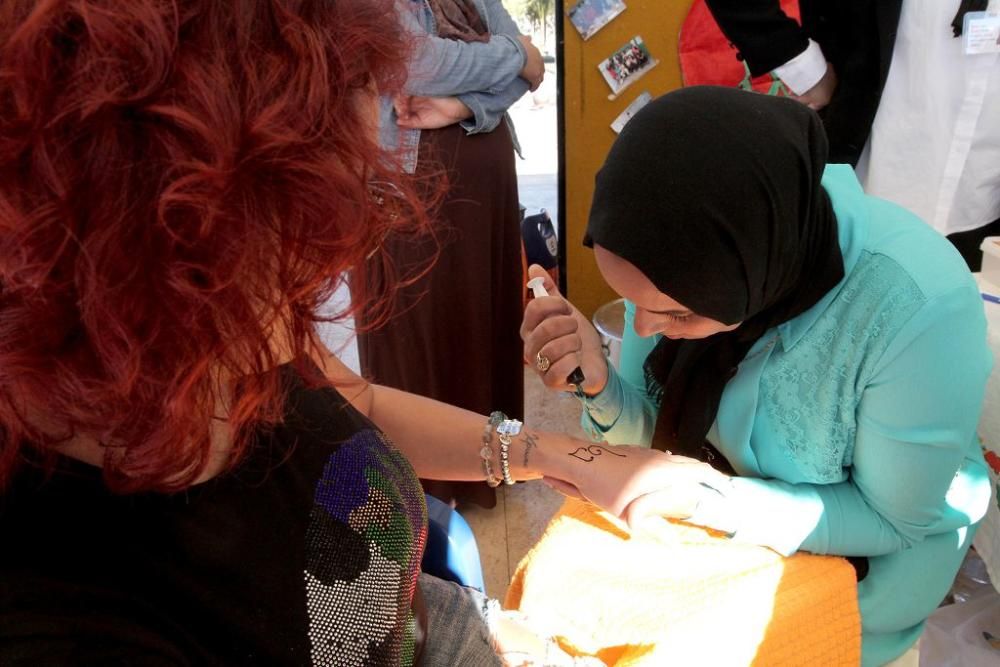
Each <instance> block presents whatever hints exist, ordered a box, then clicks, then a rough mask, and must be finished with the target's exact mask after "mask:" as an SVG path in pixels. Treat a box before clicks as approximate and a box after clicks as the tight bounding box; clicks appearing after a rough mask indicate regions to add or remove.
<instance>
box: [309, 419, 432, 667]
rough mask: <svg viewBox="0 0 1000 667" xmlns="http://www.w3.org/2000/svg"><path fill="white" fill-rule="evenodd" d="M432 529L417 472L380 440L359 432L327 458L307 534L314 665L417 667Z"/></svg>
mask: <svg viewBox="0 0 1000 667" xmlns="http://www.w3.org/2000/svg"><path fill="white" fill-rule="evenodd" d="M426 524H427V510H426V505H425V503H424V497H423V491H422V490H421V488H420V484H419V482H418V481H417V479H416V476H415V475H414V473H413V469H412V468H411V467H410V465H409V463H408V462H407V461H406V460H405V459H404V458H403V457H402V455H401V454H399V452H397V451H396V450H395V449H393V448H392V447H391V446H390V445H389V443H388V442H387V440H386V439H385V437H384V436H383V435H382V434H380V433H378V432H376V431H372V430H365V431H360V432H358V433H357V434H355V435H354V436H353V437H352V438H351V439H350V440H348V441H347V442H345V443H344V444H343V445H341V446H340V447H339V448H338V449H337V451H336V452H335V453H333V454H332V455H330V458H329V460H328V461H327V464H326V466H325V469H324V471H323V476H322V478H321V479H320V480H319V482H318V483H317V486H316V494H315V497H314V504H313V509H312V513H311V515H310V519H309V528H308V530H307V533H306V569H305V572H304V577H305V589H306V600H307V608H308V615H309V640H310V644H311V652H312V661H313V664H316V665H338V666H341V665H343V666H345V667H346V666H350V665H400V664H403V665H409V664H412V662H413V616H412V611H411V603H412V599H413V592H414V588H415V587H416V581H417V575H418V574H419V569H420V556H421V554H422V553H423V548H424V543H425V541H426Z"/></svg>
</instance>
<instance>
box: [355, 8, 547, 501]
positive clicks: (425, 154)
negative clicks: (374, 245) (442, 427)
mask: <svg viewBox="0 0 1000 667" xmlns="http://www.w3.org/2000/svg"><path fill="white" fill-rule="evenodd" d="M397 6H398V12H399V16H400V19H401V21H402V22H403V24H404V25H405V26H406V28H407V31H408V33H409V36H410V39H411V40H413V43H414V45H415V48H414V50H413V55H412V57H411V60H410V63H409V76H408V80H407V82H406V87H405V90H404V91H403V94H401V95H398V96H396V97H394V98H389V97H385V98H383V102H382V109H381V136H382V143H383V145H384V146H386V147H387V148H390V149H399V150H402V151H403V152H404V154H403V156H402V159H403V164H402V168H403V169H405V170H407V171H415V173H416V174H417V175H418V176H420V177H425V178H426V177H428V176H429V175H431V174H434V173H436V172H439V171H441V170H443V171H444V172H445V173H446V174H447V177H448V180H449V188H448V192H447V193H446V195H445V199H444V201H443V202H442V203H441V205H440V206H439V208H438V209H437V214H436V220H435V228H434V235H433V237H428V238H427V239H426V240H425V241H423V242H415V241H414V240H413V239H410V238H406V237H400V238H388V239H386V241H385V244H384V245H385V248H386V250H387V252H388V253H389V255H390V256H391V257H392V264H391V266H389V267H388V273H390V274H391V273H396V274H399V273H405V272H407V271H412V270H413V268H414V267H424V268H426V267H427V266H428V263H429V262H428V260H429V258H430V257H431V256H433V255H435V254H436V256H437V259H436V263H435V264H434V265H433V267H430V268H429V270H428V271H427V272H426V273H425V274H424V275H421V276H420V277H419V278H417V279H415V280H413V281H410V282H411V284H409V285H408V286H406V287H405V288H404V289H402V290H400V292H399V294H398V295H397V298H396V301H397V305H396V310H395V313H394V317H393V318H392V319H391V321H390V322H389V323H388V324H386V325H385V326H382V327H380V328H377V329H376V328H375V327H372V326H370V324H369V323H366V322H364V321H363V320H362V322H361V325H362V326H361V328H360V333H359V336H358V351H359V355H360V362H361V370H362V374H363V375H365V376H366V377H368V378H371V379H372V380H374V381H376V382H378V383H380V384H384V385H387V386H391V387H396V388H398V389H403V390H405V391H411V392H414V393H417V394H420V395H422V396H429V397H431V398H435V399H438V400H441V401H444V402H446V403H451V404H454V405H459V406H462V407H464V408H467V409H469V410H473V411H477V412H489V411H490V410H492V409H500V410H503V411H504V412H505V413H507V414H509V415H511V416H521V415H522V414H523V411H524V405H523V404H524V381H523V367H524V365H523V360H522V359H521V345H520V339H519V338H518V335H517V323H518V321H520V318H521V307H522V302H523V296H522V295H523V291H524V286H523V285H522V273H521V272H522V268H521V234H520V208H519V202H518V193H517V173H516V171H515V167H514V159H515V155H514V151H515V148H516V147H517V142H516V138H515V135H514V130H513V125H512V124H511V122H510V118H509V116H507V113H506V112H507V109H508V108H509V107H510V106H511V105H512V104H513V103H514V102H516V101H517V100H518V99H519V98H520V97H521V96H522V95H523V94H524V93H526V92H528V91H529V90H535V89H536V88H538V86H539V85H540V84H541V81H542V78H543V76H544V73H545V69H544V64H543V63H542V57H541V54H540V53H539V51H538V49H537V48H535V47H534V46H533V45H532V44H531V40H530V38H528V37H526V36H523V35H521V33H520V32H519V31H518V29H517V26H516V25H515V24H514V22H513V21H512V20H511V18H510V16H509V15H508V14H507V11H506V10H505V9H504V7H503V5H502V4H501V2H500V0H419V1H417V2H410V1H400V2H398V3H397ZM369 268H370V269H372V270H370V271H369V270H368V269H369ZM381 269H382V267H371V266H366V267H363V270H362V271H361V272H359V276H358V277H357V278H356V282H357V281H367V282H368V283H369V284H378V283H380V282H382V281H385V280H387V271H383V270H381ZM463 368H464V369H473V368H474V369H476V371H475V373H476V378H475V382H470V381H469V378H468V376H467V375H465V373H463V372H461V369H463ZM425 488H426V489H427V490H428V491H429V492H431V493H432V494H434V495H436V496H438V497H440V498H441V499H442V500H446V501H448V500H451V499H453V498H456V497H457V498H461V499H463V500H472V501H474V502H477V503H479V504H481V505H484V506H487V507H492V506H493V505H494V503H495V502H496V501H495V497H494V494H493V491H492V490H491V489H489V488H487V487H486V486H484V485H481V484H476V485H468V484H450V483H449V484H445V483H441V482H425Z"/></svg>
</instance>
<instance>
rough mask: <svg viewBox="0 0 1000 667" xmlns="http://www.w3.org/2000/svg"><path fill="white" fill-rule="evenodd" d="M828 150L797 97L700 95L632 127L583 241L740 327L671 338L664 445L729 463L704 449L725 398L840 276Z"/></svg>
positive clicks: (681, 97) (599, 192)
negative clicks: (757, 352) (738, 376)
mask: <svg viewBox="0 0 1000 667" xmlns="http://www.w3.org/2000/svg"><path fill="white" fill-rule="evenodd" d="M826 156H827V140H826V135H825V134H824V132H823V125H822V122H821V121H820V119H819V116H817V115H816V114H815V113H814V112H812V111H810V110H809V109H808V108H807V107H806V106H805V105H803V104H801V103H799V102H795V101H793V100H790V99H785V98H777V97H769V96H766V95H760V94H757V93H748V92H743V91H740V90H737V89H735V88H721V87H714V86H696V87H691V88H684V89H681V90H678V91H675V92H671V93H668V94H666V95H664V96H663V97H660V98H659V99H657V100H654V101H653V102H651V103H650V104H648V105H647V106H646V107H644V108H643V109H642V110H641V111H640V112H639V113H638V114H637V115H636V116H635V117H634V118H633V119H632V120H631V121H629V123H628V125H626V127H625V129H624V131H623V132H622V133H621V135H620V136H619V137H618V139H617V141H616V142H615V144H614V146H613V147H612V148H611V151H610V153H609V154H608V157H607V160H606V161H605V163H604V166H603V167H602V168H601V170H600V172H598V174H597V183H596V191H595V194H594V202H593V205H592V207H591V212H590V221H589V223H588V227H587V237H586V239H585V240H584V242H585V243H586V244H587V245H592V244H593V243H597V244H599V245H601V246H603V247H604V248H605V249H607V250H609V251H610V252H612V253H614V254H615V255H617V256H619V257H621V258H623V259H625V260H627V261H629V262H631V263H632V264H634V265H635V266H636V267H637V268H638V269H639V270H640V271H641V272H642V273H643V274H644V275H645V276H646V277H647V278H649V280H650V281H651V282H652V283H653V284H654V285H656V287H657V288H658V289H659V290H660V291H661V292H663V293H664V294H666V295H668V296H670V297H671V298H673V299H674V300H676V301H678V302H680V303H681V304H683V305H684V306H686V307H687V308H690V309H691V310H693V311H694V312H695V313H696V314H698V315H703V316H706V317H710V318H712V319H715V320H718V321H720V322H723V323H725V324H734V323H736V322H742V323H743V324H742V325H740V327H738V328H737V329H735V330H734V331H730V332H726V333H720V334H716V335H714V336H710V337H708V338H704V339H700V340H670V339H668V338H663V339H662V340H661V341H660V342H659V343H658V344H657V345H656V347H655V348H654V350H653V352H652V353H650V355H649V357H648V358H647V360H646V364H645V370H646V378H647V383H648V384H649V388H650V389H651V391H653V392H654V394H656V395H658V396H659V397H660V399H661V407H660V413H659V417H658V419H657V424H656V431H655V434H654V437H653V446H654V447H655V448H656V449H661V450H670V451H673V452H674V453H679V454H685V455H688V456H694V457H696V458H701V459H702V460H706V459H708V460H710V461H711V462H712V463H713V465H716V467H719V468H721V469H728V468H729V467H728V465H724V463H725V462H724V461H720V460H712V459H714V458H715V456H716V455H717V453H716V452H715V451H714V450H713V449H712V448H711V446H710V445H708V444H707V443H706V442H705V435H706V433H707V432H708V429H709V428H710V427H711V425H712V422H713V421H714V420H715V416H716V413H717V412H718V408H719V401H720V399H721V397H722V390H723V388H724V387H725V385H726V383H727V382H728V381H729V379H730V378H731V377H732V376H733V375H735V373H736V367H737V365H738V364H739V363H740V362H741V361H742V360H743V358H744V356H745V355H746V353H747V352H748V351H749V349H750V348H751V346H752V345H753V344H754V342H755V341H756V340H758V339H759V338H760V337H761V336H762V335H763V334H764V332H765V331H767V330H768V329H770V328H771V327H774V326H776V325H778V324H780V323H782V322H785V321H788V320H790V319H791V318H793V317H795V316H796V315H799V314H800V313H802V312H804V311H806V310H807V309H809V308H810V307H811V306H812V305H813V304H815V303H816V302H817V301H818V300H819V299H820V298H822V297H823V295H825V294H826V293H827V292H829V291H830V290H831V289H832V288H833V287H834V286H835V285H836V284H837V283H838V282H840V280H841V279H842V278H843V276H844V263H843V258H842V256H841V253H840V246H839V243H838V236H837V220H836V218H835V217H834V214H833V209H832V208H831V205H830V199H829V197H828V196H827V194H826V191H825V190H824V189H823V188H822V186H821V185H820V179H821V177H822V175H823V169H824V166H825V164H826Z"/></svg>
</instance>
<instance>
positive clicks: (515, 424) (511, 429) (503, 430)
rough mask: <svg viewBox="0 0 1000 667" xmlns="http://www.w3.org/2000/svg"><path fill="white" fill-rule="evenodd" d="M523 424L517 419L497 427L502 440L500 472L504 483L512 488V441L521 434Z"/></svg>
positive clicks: (505, 420) (504, 421)
mask: <svg viewBox="0 0 1000 667" xmlns="http://www.w3.org/2000/svg"><path fill="white" fill-rule="evenodd" d="M521 425H522V424H521V422H519V421H518V420H516V419H504V420H503V421H502V422H500V424H499V425H497V436H499V438H500V472H501V474H503V483H504V484H506V485H508V486H511V485H513V484H514V478H513V477H511V476H510V443H511V439H512V438H513V437H514V436H515V435H517V434H518V433H520V432H521Z"/></svg>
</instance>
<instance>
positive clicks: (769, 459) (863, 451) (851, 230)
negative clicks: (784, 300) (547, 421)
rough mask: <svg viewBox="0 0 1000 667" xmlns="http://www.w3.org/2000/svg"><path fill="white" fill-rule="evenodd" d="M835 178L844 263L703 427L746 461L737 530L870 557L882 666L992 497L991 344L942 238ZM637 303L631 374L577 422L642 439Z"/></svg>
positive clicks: (841, 173) (910, 638)
mask: <svg viewBox="0 0 1000 667" xmlns="http://www.w3.org/2000/svg"><path fill="white" fill-rule="evenodd" d="M823 186H824V187H825V188H826V190H827V192H828V193H829V194H830V197H831V200H832V202H833V205H834V210H835V212H836V214H837V220H838V226H839V236H840V244H841V249H842V250H843V254H844V264H845V274H846V275H845V277H844V279H843V281H842V282H841V283H840V284H839V285H838V286H837V287H836V288H835V289H833V290H832V291H831V292H830V293H829V294H828V295H827V296H826V297H824V298H823V299H822V300H821V301H820V302H818V303H817V304H816V305H815V306H814V307H813V308H811V309H810V310H808V311H806V312H805V313H803V314H801V315H799V316H798V317H796V318H794V319H792V320H790V321H789V322H786V323H784V324H782V325H780V326H778V327H776V328H775V329H773V330H771V331H770V332H768V333H767V334H766V335H765V336H763V337H762V338H761V339H760V340H759V341H757V343H756V344H755V345H754V347H753V348H752V349H751V350H750V352H749V353H748V354H747V356H746V358H745V359H744V361H743V363H742V364H741V365H740V367H739V370H738V372H737V374H736V376H735V377H734V378H733V379H732V380H731V381H730V382H729V384H728V385H727V386H726V389H725V391H724V393H723V396H722V401H721V404H720V406H719V412H718V414H717V417H716V421H715V424H714V425H713V426H712V429H711V430H710V431H709V434H708V439H709V440H710V441H711V442H712V443H713V444H714V445H715V446H716V447H717V448H718V449H719V450H720V451H721V452H722V453H723V454H724V455H725V456H726V458H727V459H729V461H730V463H731V464H732V465H733V467H734V468H735V469H736V471H737V472H738V473H739V475H740V476H739V477H737V478H734V480H733V486H732V488H731V489H728V490H727V494H728V495H727V497H726V498H725V500H724V501H723V502H724V504H725V509H726V511H727V512H728V517H729V522H730V523H731V524H734V525H735V526H736V531H735V534H734V539H737V540H741V541H745V542H751V543H756V544H761V545H765V546H768V547H771V548H773V549H775V550H776V551H779V552H780V553H783V554H791V553H793V552H795V551H797V550H799V549H802V550H806V551H810V552H813V553H821V554H837V555H845V556H849V555H857V556H868V557H869V563H870V567H871V569H870V571H869V574H868V576H867V577H866V578H865V579H864V581H862V582H861V583H860V584H859V586H858V595H859V604H860V608H861V615H862V630H863V635H862V640H863V642H862V660H863V663H864V664H866V665H876V664H882V663H884V662H886V661H889V660H892V659H894V658H895V657H898V656H899V655H900V654H902V653H903V652H904V651H905V650H906V648H907V647H908V646H909V645H911V644H912V643H913V642H914V641H915V640H916V638H917V637H918V636H919V634H920V632H921V630H922V628H923V622H924V620H925V619H926V618H927V616H928V615H929V614H930V613H931V612H932V611H933V610H934V608H935V607H936V606H937V604H938V603H939V602H940V601H941V599H942V598H943V597H944V595H945V594H946V593H947V591H948V588H949V587H950V585H951V582H952V580H953V578H954V576H955V573H956V572H957V570H958V567H959V565H960V564H961V561H962V558H963V557H964V555H965V552H966V550H967V549H968V546H969V544H970V543H971V541H972V535H973V533H974V530H975V525H976V523H977V522H978V521H979V519H980V518H982V516H983V514H984V513H985V511H986V507H987V504H988V502H989V498H990V488H989V481H988V478H987V475H986V467H985V463H984V461H983V458H982V452H981V449H980V447H979V444H978V440H977V438H976V434H975V429H976V424H977V422H978V419H979V413H980V410H981V407H982V400H983V391H984V388H985V384H986V378H987V376H988V374H989V371H990V368H991V365H992V359H991V356H990V352H989V349H988V346H987V342H986V320H985V316H984V314H983V306H982V300H981V298H980V296H979V291H978V289H977V288H976V285H975V282H974V281H973V279H972V276H971V275H970V274H969V272H968V269H967V268H966V266H965V264H964V263H963V261H962V259H961V257H959V255H958V254H957V253H956V252H954V250H953V249H952V248H951V247H950V245H948V243H947V242H946V241H945V240H944V238H943V237H940V236H939V235H938V234H937V233H936V232H934V231H933V230H932V229H931V228H930V227H929V226H927V225H925V224H924V223H922V222H921V221H920V220H919V219H917V218H916V217H914V216H913V215H912V214H910V213H909V212H907V211H905V210H904V209H902V208H899V207H897V206H894V205H892V204H890V203H888V202H885V201H882V200H879V199H876V198H872V197H868V196H866V195H864V194H863V192H862V191H861V188H860V185H859V184H858V182H857V179H856V178H855V176H854V173H853V171H852V170H851V169H850V168H849V167H848V166H846V165H831V166H829V167H828V168H827V170H826V173H825V175H824V178H823ZM626 305H627V308H626V333H625V337H624V340H623V342H622V357H621V367H622V370H621V373H620V374H619V373H614V372H613V369H612V373H611V374H610V376H609V380H608V386H607V387H606V388H605V390H604V391H603V392H602V393H601V394H600V395H598V396H596V397H593V398H586V397H584V398H583V401H584V405H585V406H586V408H587V409H586V410H585V414H584V417H583V425H584V427H585V428H586V429H587V430H589V431H590V432H591V433H592V434H594V435H595V437H596V436H603V437H604V438H605V439H606V440H607V441H608V442H611V443H615V444H626V443H628V444H645V445H648V444H649V442H650V439H651V437H652V431H653V427H654V425H655V421H656V411H657V406H656V405H655V404H654V403H653V402H652V401H651V400H650V399H649V397H648V396H647V395H646V393H645V389H644V379H643V378H644V376H643V371H642V362H643V361H644V359H645V356H646V355H647V354H648V353H649V351H650V350H651V349H652V347H653V345H655V342H656V341H655V339H654V338H649V339H642V338H639V337H638V336H636V334H635V330H634V328H633V327H632V318H633V316H634V311H635V308H634V305H632V304H626ZM717 511H718V508H717V507H713V508H711V511H710V512H706V513H705V516H713V515H715V513H716V512H717ZM698 519H699V517H698V516H695V517H694V518H693V520H694V521H696V522H697V520H698ZM705 523H707V521H706V522H705ZM725 528H727V529H731V526H726V527H725Z"/></svg>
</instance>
